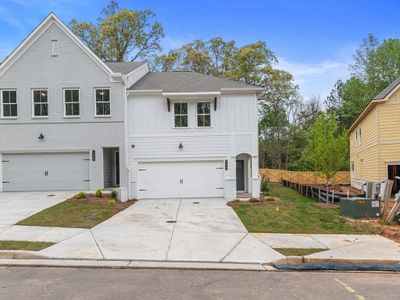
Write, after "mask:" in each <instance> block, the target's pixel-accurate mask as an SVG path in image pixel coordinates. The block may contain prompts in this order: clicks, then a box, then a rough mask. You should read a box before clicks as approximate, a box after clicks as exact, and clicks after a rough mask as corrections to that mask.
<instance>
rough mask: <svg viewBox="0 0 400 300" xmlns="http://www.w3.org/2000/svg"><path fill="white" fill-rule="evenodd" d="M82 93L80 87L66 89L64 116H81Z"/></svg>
mask: <svg viewBox="0 0 400 300" xmlns="http://www.w3.org/2000/svg"><path fill="white" fill-rule="evenodd" d="M79 98H80V94H79V90H78V89H64V116H65V117H67V118H68V117H79V116H80V103H79V100H80V99H79Z"/></svg>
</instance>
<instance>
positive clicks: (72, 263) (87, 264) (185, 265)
mask: <svg viewBox="0 0 400 300" xmlns="http://www.w3.org/2000/svg"><path fill="white" fill-rule="evenodd" d="M0 267H61V268H69V267H73V268H112V269H168V270H220V271H276V269H275V268H274V267H272V266H263V265H262V264H258V263H257V264H256V263H254V264H251V263H222V262H220V263H218V262H216V263H212V262H162V261H134V260H74V259H41V258H39V259H0Z"/></svg>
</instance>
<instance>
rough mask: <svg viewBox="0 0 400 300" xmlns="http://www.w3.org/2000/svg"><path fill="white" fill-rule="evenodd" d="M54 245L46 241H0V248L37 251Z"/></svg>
mask: <svg viewBox="0 0 400 300" xmlns="http://www.w3.org/2000/svg"><path fill="white" fill-rule="evenodd" d="M51 245H54V244H53V243H46V242H27V241H0V250H26V251H39V250H43V249H44V248H47V247H50V246H51Z"/></svg>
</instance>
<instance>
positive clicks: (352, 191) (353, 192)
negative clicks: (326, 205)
mask: <svg viewBox="0 0 400 300" xmlns="http://www.w3.org/2000/svg"><path fill="white" fill-rule="evenodd" d="M312 187H313V188H315V189H320V190H321V191H324V192H326V185H313V186H312ZM329 192H330V193H333V192H335V194H336V195H341V196H347V193H348V194H349V196H350V197H358V196H361V195H363V191H362V190H359V189H356V188H355V187H352V186H350V185H340V184H335V185H330V186H329Z"/></svg>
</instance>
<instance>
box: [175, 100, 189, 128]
mask: <svg viewBox="0 0 400 300" xmlns="http://www.w3.org/2000/svg"><path fill="white" fill-rule="evenodd" d="M174 117H175V123H174V124H175V127H188V104H187V103H174Z"/></svg>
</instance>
